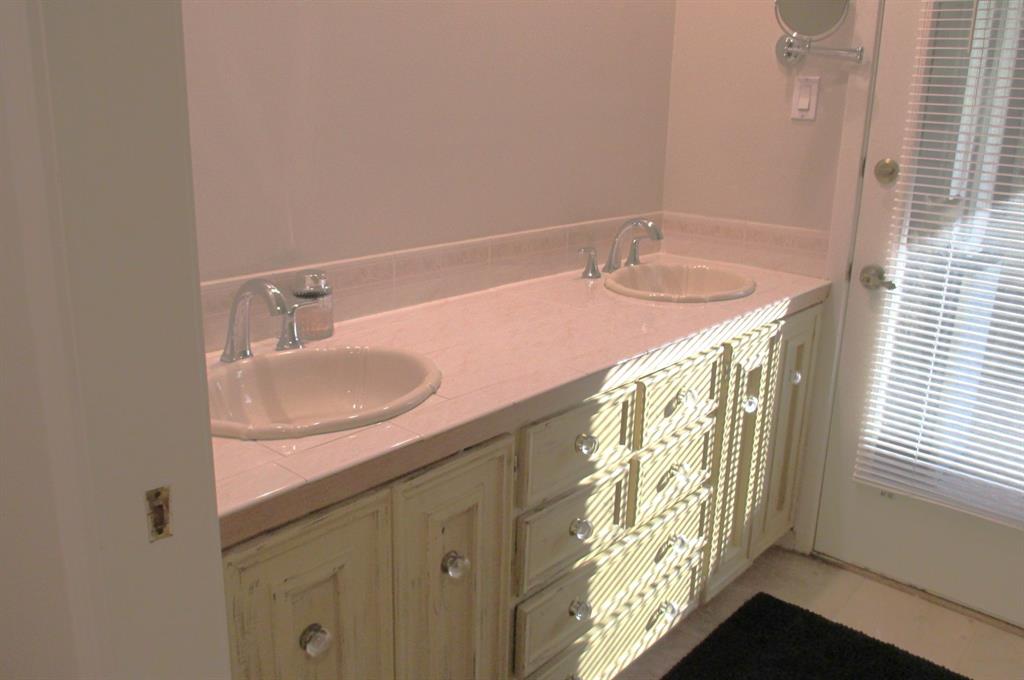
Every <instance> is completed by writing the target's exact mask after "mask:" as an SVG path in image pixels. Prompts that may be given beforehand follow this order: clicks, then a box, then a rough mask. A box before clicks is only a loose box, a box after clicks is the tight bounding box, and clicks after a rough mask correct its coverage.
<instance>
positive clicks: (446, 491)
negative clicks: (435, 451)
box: [394, 437, 512, 680]
mask: <svg viewBox="0 0 1024 680" xmlns="http://www.w3.org/2000/svg"><path fill="white" fill-rule="evenodd" d="M394 497H395V563H396V581H395V588H396V610H395V615H396V616H395V645H396V676H397V677H399V678H408V679H409V680H417V679H419V678H436V679H437V680H446V679H451V680H468V679H470V678H503V677H506V676H507V674H508V665H509V660H508V646H509V641H508V626H509V607H508V596H509V589H510V571H511V545H510V543H511V526H510V525H511V519H510V517H511V510H512V439H511V437H503V438H502V439H500V440H497V441H496V442H493V443H490V444H486V445H484V446H482V447H480V449H478V450H477V451H474V452H470V453H467V454H465V456H464V457H463V458H461V459H460V460H457V461H454V462H452V463H448V464H445V465H442V466H440V467H438V468H435V469H434V470H431V471H429V472H427V473H426V474H423V475H420V476H418V477H415V478H413V479H410V480H408V481H406V482H403V483H401V484H399V485H397V486H396V487H395V491H394Z"/></svg>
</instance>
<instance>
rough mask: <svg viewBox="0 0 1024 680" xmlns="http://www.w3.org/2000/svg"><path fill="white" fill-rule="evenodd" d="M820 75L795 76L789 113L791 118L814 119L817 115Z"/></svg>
mask: <svg viewBox="0 0 1024 680" xmlns="http://www.w3.org/2000/svg"><path fill="white" fill-rule="evenodd" d="M820 82H821V77H820V76H797V79H796V87H794V88H793V104H792V106H791V107H790V111H789V115H790V118H792V119H793V120H814V119H815V117H816V116H817V115H818V85H819V83H820Z"/></svg>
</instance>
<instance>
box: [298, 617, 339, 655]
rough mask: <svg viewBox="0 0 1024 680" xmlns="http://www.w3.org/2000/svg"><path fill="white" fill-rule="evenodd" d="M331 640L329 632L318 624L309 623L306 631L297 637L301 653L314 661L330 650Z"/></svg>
mask: <svg viewBox="0 0 1024 680" xmlns="http://www.w3.org/2000/svg"><path fill="white" fill-rule="evenodd" d="M333 639H334V638H333V637H332V636H331V631H329V630H327V629H326V628H324V627H323V626H321V625H320V624H319V623H311V624H309V625H308V626H306V629H305V630H303V631H302V634H301V635H300V636H299V647H301V648H302V651H304V652H305V653H306V655H307V656H308V657H309V658H311V659H315V658H316V657H318V656H320V655H321V654H323V653H324V652H326V651H327V650H328V649H330V648H331V641H332V640H333Z"/></svg>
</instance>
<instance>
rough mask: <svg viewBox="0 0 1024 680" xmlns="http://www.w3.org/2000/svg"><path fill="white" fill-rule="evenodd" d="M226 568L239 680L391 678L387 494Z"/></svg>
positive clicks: (256, 548) (258, 545) (234, 553)
mask: <svg viewBox="0 0 1024 680" xmlns="http://www.w3.org/2000/svg"><path fill="white" fill-rule="evenodd" d="M224 563H225V574H226V585H227V596H228V613H229V621H230V626H231V628H230V632H231V644H232V674H233V675H234V677H235V678H265V679H267V680H273V679H279V680H297V679H303V678H309V679H311V680H312V679H316V680H328V679H332V678H388V677H391V676H392V673H393V664H394V660H393V659H394V655H393V653H392V640H393V635H392V621H393V615H392V609H393V607H392V569H391V564H392V563H391V499H390V495H389V494H388V493H387V492H386V491H384V492H377V493H373V494H370V495H369V496H366V497H364V498H361V499H359V500H356V501H354V502H352V503H349V504H346V505H345V506H344V507H342V508H340V509H332V510H329V511H327V512H321V513H318V514H316V515H313V516H312V517H309V518H307V519H304V520H300V521H298V522H296V523H294V524H292V525H290V526H288V527H285V528H284V529H282V530H280V531H278V532H275V533H273V534H271V535H269V536H266V537H260V538H258V539H256V540H254V541H251V542H250V543H248V544H244V545H242V546H240V547H239V548H238V549H235V550H231V551H230V552H229V553H228V555H226V556H225V560H224Z"/></svg>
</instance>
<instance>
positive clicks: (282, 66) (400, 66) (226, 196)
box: [184, 0, 675, 281]
mask: <svg viewBox="0 0 1024 680" xmlns="http://www.w3.org/2000/svg"><path fill="white" fill-rule="evenodd" d="M674 11H675V4H674V3H673V2H668V1H667V2H633V1H631V0H624V1H605V2H588V3H578V2H559V3H525V2H491V3H444V4H437V3H432V4H431V3H410V2H396V3H352V2H345V3H341V2H334V3H317V4H314V3H302V4H299V3H293V2H287V3H284V2H283V3H227V2H205V3H203V2H185V3H184V24H185V47H186V55H187V66H188V91H189V114H190V125H191V138H192V142H191V144H192V157H193V163H194V176H195V191H196V212H197V228H198V234H199V251H200V269H201V271H200V274H201V278H202V279H203V280H204V281H206V280H211V279H217V278H223V277H228V276H234V275H239V274H245V273H249V272H256V271H264V270H273V269H279V268H284V267H291V266H297V265H303V264H311V263H316V262H324V261H331V260H339V259H346V258H352V257H358V256H363V255H369V254H375V253H382V252H388V251H394V250H399V249H403V248H411V247H417V246H422V245H429V244H435V243H445V242H451V241H457V240H460V239H467V238H474V237H481V236H491V235H495V234H502V233H508V232H514V231H520V230H525V229H534V228H539V227H546V226H553V225H559V224H566V223H571V222H579V221H583V220H589V219H596V218H603V217H609V216H615V215H629V214H638V213H643V212H650V211H655V210H658V209H659V208H660V207H661V203H662V182H663V176H664V162H665V161H664V157H665V139H666V134H667V124H668V123H667V121H668V96H669V71H670V65H671V53H672V33H673V16H674Z"/></svg>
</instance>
